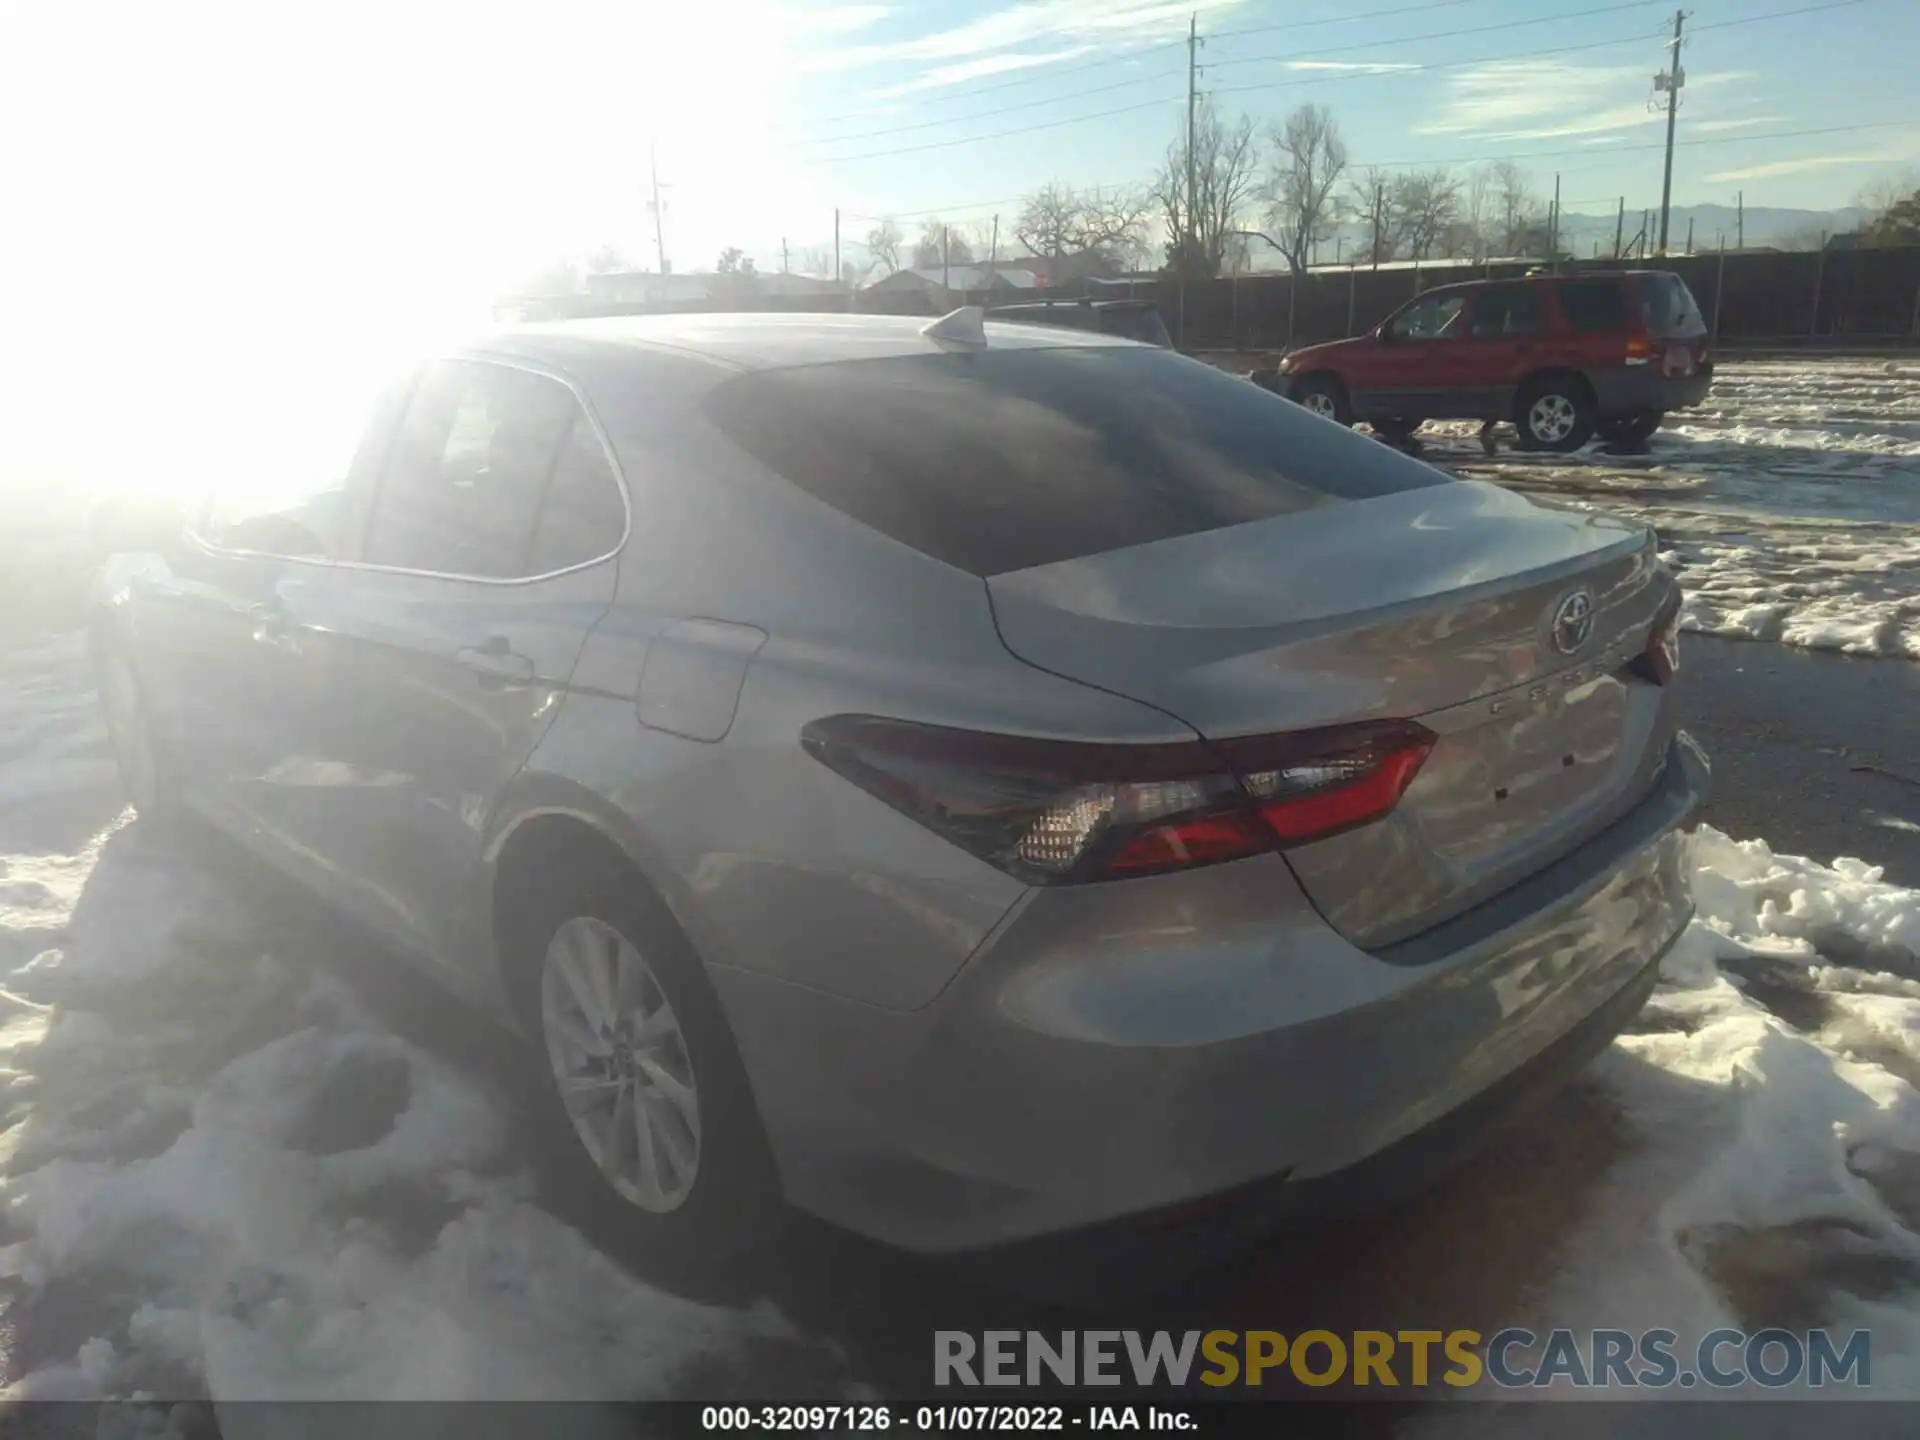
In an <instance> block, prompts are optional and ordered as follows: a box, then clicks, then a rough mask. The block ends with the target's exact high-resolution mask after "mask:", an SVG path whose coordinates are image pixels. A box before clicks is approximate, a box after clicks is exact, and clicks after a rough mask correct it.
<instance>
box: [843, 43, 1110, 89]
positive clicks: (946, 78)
mask: <svg viewBox="0 0 1920 1440" xmlns="http://www.w3.org/2000/svg"><path fill="white" fill-rule="evenodd" d="M1092 49H1093V47H1092V46H1091V45H1075V46H1071V47H1069V48H1068V49H1065V50H1041V51H1034V50H1010V51H1007V52H1006V53H1005V54H1001V55H983V56H982V57H981V58H979V59H978V60H962V61H960V62H959V63H957V64H954V65H939V66H936V67H934V68H933V69H931V70H923V71H922V72H921V73H920V74H918V75H916V76H915V77H914V78H913V79H911V80H906V81H903V82H902V83H900V84H898V85H888V86H885V87H884V88H882V89H879V90H875V91H874V92H872V94H870V95H869V96H868V97H867V98H868V99H869V100H892V99H894V98H896V97H898V96H901V95H911V94H912V93H913V92H914V91H916V90H931V89H934V88H936V87H937V86H941V85H959V84H962V83H964V82H965V81H968V80H978V79H980V78H981V77H982V76H985V75H999V74H1002V73H1003V72H1005V71H1008V70H1031V69H1034V68H1035V67H1037V66H1041V65H1057V64H1059V63H1060V62H1061V61H1063V60H1073V59H1077V58H1078V57H1079V56H1082V55H1085V54H1086V53H1088V51H1090V50H1092Z"/></svg>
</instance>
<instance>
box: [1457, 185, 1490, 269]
mask: <svg viewBox="0 0 1920 1440" xmlns="http://www.w3.org/2000/svg"><path fill="white" fill-rule="evenodd" d="M1494 190H1495V185H1494V178H1493V168H1492V167H1491V166H1489V165H1480V166H1476V167H1475V168H1474V171H1473V173H1472V174H1471V175H1469V176H1468V177H1467V188H1466V192H1465V194H1464V195H1463V196H1462V198H1461V202H1460V223H1461V224H1462V225H1463V226H1464V227H1465V230H1464V232H1463V233H1464V237H1465V240H1466V249H1465V250H1464V251H1462V252H1461V253H1463V254H1465V255H1466V256H1467V258H1468V259H1470V260H1484V259H1486V258H1487V256H1488V255H1490V254H1492V253H1493V251H1494V250H1495V249H1497V248H1498V247H1497V246H1496V245H1495V244H1494V239H1495V237H1494V234H1493V228H1494V208H1495V206H1494Z"/></svg>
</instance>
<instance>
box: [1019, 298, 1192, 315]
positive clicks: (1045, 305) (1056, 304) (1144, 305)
mask: <svg viewBox="0 0 1920 1440" xmlns="http://www.w3.org/2000/svg"><path fill="white" fill-rule="evenodd" d="M1159 308H1160V307H1159V306H1157V305H1156V304H1154V302H1153V301H1151V300H1095V299H1094V298H1093V297H1092V296H1088V297H1087V298H1086V299H1084V300H1078V299H1076V300H1021V301H1018V302H1016V303H1015V304H1012V305H995V306H992V307H990V308H989V309H988V311H987V314H988V315H990V316H992V315H1044V314H1046V313H1047V312H1048V311H1050V310H1157V309H1159Z"/></svg>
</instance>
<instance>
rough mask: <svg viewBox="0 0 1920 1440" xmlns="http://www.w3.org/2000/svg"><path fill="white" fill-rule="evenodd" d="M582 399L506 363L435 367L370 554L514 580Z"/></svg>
mask: <svg viewBox="0 0 1920 1440" xmlns="http://www.w3.org/2000/svg"><path fill="white" fill-rule="evenodd" d="M575 409H576V406H575V403H574V399H573V393H572V392H571V391H569V390H568V389H567V388H566V386H564V385H562V384H560V383H559V382H558V381H555V380H549V379H547V378H546V377H544V376H540V375H533V374H529V373H528V372H526V371H524V370H516V369H512V368H510V367H507V366H503V365H486V364H480V363H475V362H470V361H443V362H441V363H439V364H435V365H431V366H429V367H427V369H426V371H425V372H424V373H423V374H422V376H421V380H420V384H419V386H418V388H416V389H415V391H414V393H413V398H412V400H411V401H410V402H409V403H408V405H407V413H406V415H405V417H404V418H403V419H402V420H401V422H400V427H399V430H398V432H397V434H396V435H395V436H394V441H393V446H392V448H391V450H390V451H389V453H388V455H387V463H386V468H385V470H384V471H383V473H382V475H381V480H380V491H379V495H378V498H377V499H376V501H375V504H374V515H373V529H372V534H371V536H370V538H369V540H368V542H367V559H368V560H370V561H372V562H373V563H374V564H376V565H397V566H403V567H405V568H407V569H413V570H433V571H438V572H441V573H445V574H450V575H477V576H485V577H489V578H509V577H513V576H518V575H521V574H525V573H527V572H526V571H525V570H524V569H523V566H524V565H525V563H526V557H527V553H528V549H529V546H530V544H531V541H532V538H533V526H534V517H535V515H536V514H537V513H538V512H539V508H540V497H541V492H542V490H543V488H544V486H545V484H546V480H547V475H548V473H549V472H550V471H551V470H552V468H553V465H554V461H555V458H556V457H557V455H558V453H559V449H560V445H561V443H562V441H563V440H564V439H565V438H566V434H567V430H568V427H569V426H570V425H571V424H572V423H573V417H574V412H575Z"/></svg>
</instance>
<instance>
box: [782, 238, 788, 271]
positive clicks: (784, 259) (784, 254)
mask: <svg viewBox="0 0 1920 1440" xmlns="http://www.w3.org/2000/svg"><path fill="white" fill-rule="evenodd" d="M780 273H781V274H782V275H784V274H786V273H787V237H786V236H784V235H782V236H781V237H780Z"/></svg>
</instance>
